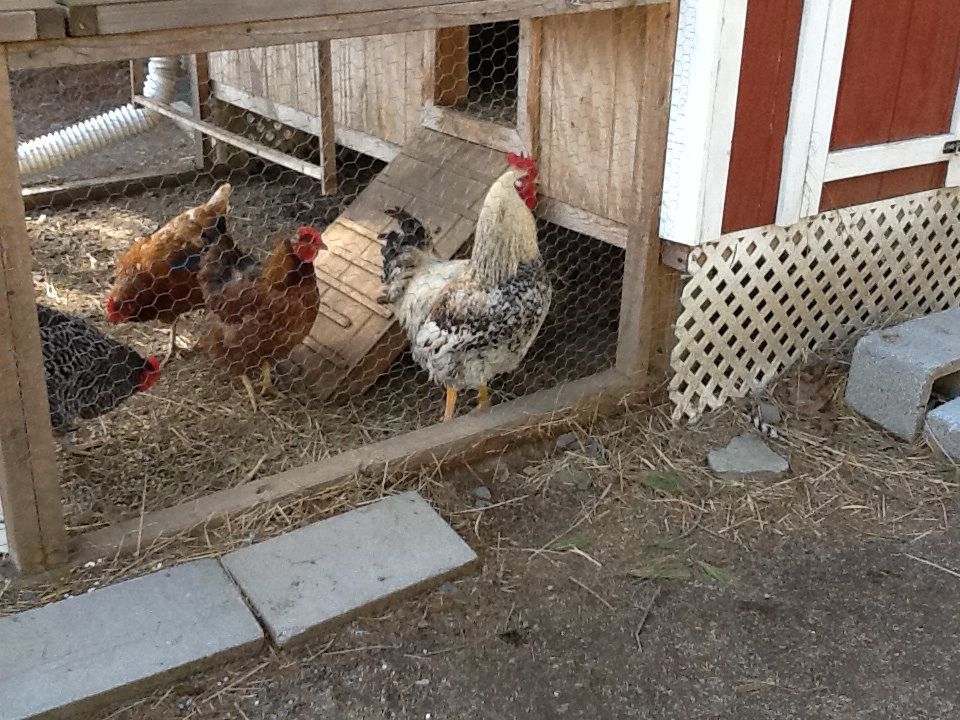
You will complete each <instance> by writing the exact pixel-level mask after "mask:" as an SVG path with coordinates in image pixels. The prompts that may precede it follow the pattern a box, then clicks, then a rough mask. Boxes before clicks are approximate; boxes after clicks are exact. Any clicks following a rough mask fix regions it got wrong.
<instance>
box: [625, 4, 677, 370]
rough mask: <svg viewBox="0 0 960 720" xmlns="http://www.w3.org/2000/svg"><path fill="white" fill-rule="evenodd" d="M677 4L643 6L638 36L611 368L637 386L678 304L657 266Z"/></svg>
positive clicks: (668, 277)
mask: <svg viewBox="0 0 960 720" xmlns="http://www.w3.org/2000/svg"><path fill="white" fill-rule="evenodd" d="M679 1H680V0H672V2H671V3H670V5H665V6H658V7H648V8H645V9H644V12H643V24H642V29H641V31H640V33H639V35H640V38H641V42H640V48H641V49H640V54H641V55H642V59H641V63H642V67H643V74H642V83H641V87H642V94H641V96H640V98H639V100H638V101H637V105H638V107H639V113H640V116H639V118H638V122H637V142H636V143H635V148H636V153H635V163H636V169H635V171H634V174H633V177H634V184H635V190H634V193H633V197H634V198H635V203H636V205H635V207H636V210H635V212H634V213H632V217H633V218H634V220H633V222H632V223H631V224H630V226H629V236H628V238H627V248H626V258H625V260H624V270H623V294H622V297H621V301H620V327H619V334H618V337H617V366H616V367H617V369H618V370H619V371H620V372H621V373H623V374H625V375H626V376H627V377H629V378H631V379H632V380H633V381H634V382H636V383H637V384H645V383H649V381H650V380H651V379H652V378H651V373H650V368H651V365H654V366H660V365H663V363H662V362H660V363H657V362H655V357H656V355H657V353H658V352H659V353H660V356H661V357H663V356H664V355H669V347H664V345H665V344H666V343H667V342H668V341H667V340H666V339H667V338H671V337H672V333H670V332H669V330H670V328H671V327H672V323H673V321H674V320H675V318H676V316H677V314H678V313H679V305H678V304H675V303H674V302H673V301H672V300H673V296H672V295H668V294H667V293H666V292H665V290H666V289H667V287H668V286H669V285H670V284H671V283H676V282H677V279H676V276H677V273H676V272H675V271H673V270H669V269H667V268H665V267H664V266H663V265H661V264H660V237H659V232H658V230H659V227H660V217H659V211H660V198H661V196H662V191H663V171H664V165H665V162H666V148H667V124H668V116H669V109H670V89H671V84H672V77H673V75H672V73H671V68H672V66H673V55H674V47H675V45H676V37H677V19H678V17H679Z"/></svg>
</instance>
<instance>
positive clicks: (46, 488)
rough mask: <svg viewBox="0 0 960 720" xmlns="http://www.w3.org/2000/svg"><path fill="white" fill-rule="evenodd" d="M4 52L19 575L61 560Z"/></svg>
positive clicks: (1, 422) (1, 431)
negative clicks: (20, 572) (21, 572)
mask: <svg viewBox="0 0 960 720" xmlns="http://www.w3.org/2000/svg"><path fill="white" fill-rule="evenodd" d="M6 60H7V57H6V49H5V48H4V47H2V46H0V167H3V168H5V170H4V172H3V173H0V298H3V301H2V302H0V377H3V382H2V383H0V504H2V505H3V511H4V518H5V522H6V533H7V540H8V543H9V545H10V549H11V551H12V554H13V557H14V560H15V562H16V563H17V565H18V566H19V568H20V570H21V571H23V572H25V573H34V572H39V571H41V570H44V569H46V568H49V567H51V566H53V565H56V564H59V563H61V562H64V561H65V560H66V548H67V545H66V526H65V525H64V521H63V511H62V509H61V507H60V485H59V480H58V476H57V463H56V457H55V455H54V446H53V435H52V430H51V427H50V409H49V407H48V405H47V390H46V383H45V378H44V372H43V358H42V355H41V352H40V328H39V326H38V323H37V310H36V299H35V296H34V289H33V279H32V277H31V273H30V266H31V254H30V243H29V240H28V238H27V227H26V223H25V222H24V207H23V198H22V197H21V188H20V175H19V173H18V171H17V151H16V148H17V137H16V131H15V129H14V121H13V104H12V98H11V95H10V77H9V72H8V70H7V62H6Z"/></svg>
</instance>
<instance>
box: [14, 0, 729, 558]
mask: <svg viewBox="0 0 960 720" xmlns="http://www.w3.org/2000/svg"><path fill="white" fill-rule="evenodd" d="M728 4H729V3H728ZM678 17H679V13H678V3H677V2H656V1H653V0H580V1H579V2H576V3H574V2H568V1H567V0H556V1H554V0H546V1H545V0H537V1H536V2H526V1H523V0H520V1H514V2H501V1H499V0H497V1H495V2H493V1H491V2H482V3H478V2H461V1H459V0H452V1H451V0H439V1H438V0H408V1H407V2H404V3H399V2H397V1H396V0H372V1H370V2H364V3H359V4H356V3H346V2H340V1H339V0H330V1H329V2H307V1H306V0H279V1H278V2H273V3H262V4H255V3H223V2H217V1H215V0H59V1H58V2H54V1H53V0H13V1H12V2H10V1H8V2H3V3H0V158H2V160H0V163H2V165H3V166H4V167H5V168H7V172H6V173H4V174H3V178H2V179H0V238H2V245H3V253H2V255H0V262H2V267H3V272H2V273H0V280H2V282H3V291H4V292H3V297H4V303H3V304H2V305H0V307H2V312H0V323H2V326H3V332H2V333H0V338H2V343H0V358H2V367H3V370H4V373H5V375H6V376H7V379H8V382H7V383H5V384H4V385H3V386H2V387H3V389H2V391H0V392H2V393H3V396H2V402H0V408H2V410H0V412H2V413H3V414H4V416H5V417H4V421H3V423H2V427H3V430H2V435H0V456H2V466H0V503H2V508H3V511H2V517H3V522H5V524H6V533H7V535H8V540H9V545H10V551H11V553H12V556H13V558H14V560H15V561H16V563H17V565H18V566H19V567H20V568H21V569H22V570H24V571H28V572H33V571H36V570H39V569H41V568H44V567H49V566H51V565H55V564H57V563H59V562H62V561H63V560H64V559H65V558H67V557H74V558H77V557H97V556H104V555H113V554H115V553H119V552H124V551H137V552H139V549H140V548H141V547H146V546H147V545H148V544H150V543H152V542H155V541H157V540H158V539H162V538H165V537H170V536H174V535H177V534H181V533H185V532H190V531H192V530H194V529H196V528H207V527H209V526H210V525H211V523H222V522H227V523H229V522H230V518H231V516H232V515H233V514H235V513H240V512H243V511H245V510H248V509H250V508H251V507H253V506H257V505H269V504H270V503H276V502H278V501H279V500H280V499H282V498H288V497H290V496H296V495H298V494H302V493H307V492H311V491H314V490H316V489H318V488H322V487H324V486H327V485H330V486H332V485H333V484H335V483H338V482H344V481H353V482H357V483H363V482H367V483H380V482H382V481H383V479H384V478H385V477H386V474H387V473H388V472H393V471H396V470H401V469H404V468H414V467H416V466H418V465H422V464H430V465H434V464H437V463H439V462H442V461H445V460H450V459H455V458H463V457H467V456H469V455H474V454H477V453H484V452H493V451H497V450H500V449H502V448H504V447H506V446H508V445H509V444H510V443H511V442H512V441H513V439H514V438H516V437H517V435H518V434H519V433H521V432H529V430H530V429H531V428H534V429H536V428H540V429H541V430H540V431H543V432H545V431H549V430H550V429H551V428H559V427H562V425H563V423H564V422H565V421H569V418H571V417H574V416H575V415H576V414H577V413H591V414H593V413H596V412H597V410H598V408H601V409H602V408H606V407H615V406H617V405H618V404H620V403H622V401H623V399H624V398H625V397H626V396H627V395H628V394H631V393H634V392H638V391H642V388H643V387H644V386H645V381H646V380H647V379H648V378H650V377H659V376H663V375H664V373H665V371H666V368H667V364H668V361H669V354H670V348H671V345H672V337H673V334H672V321H673V320H674V318H675V313H676V310H677V298H678V296H679V291H680V273H679V272H678V271H677V270H675V269H673V268H670V267H668V266H667V265H664V264H662V263H660V262H659V257H660V252H661V248H660V239H659V237H658V236H657V224H658V222H659V213H660V199H661V191H662V179H663V177H664V159H665V156H666V148H667V124H668V114H669V109H670V93H671V90H670V88H671V83H672V82H673V77H674V72H673V65H674V51H675V47H676V41H677V20H678ZM698 42H699V40H698ZM511 168H514V169H516V168H525V169H516V173H517V174H514V175H509V173H511V172H514V170H511ZM531 168H533V169H531ZM14 169H19V172H16V171H15V170H14ZM505 172H506V173H508V174H507V175H504V173H505ZM524 173H525V174H524ZM513 177H517V178H519V179H517V180H516V183H515V184H514V185H512V186H509V185H502V184H501V180H502V178H507V180H504V181H503V182H507V181H509V180H510V178H513ZM511 182H512V181H511ZM534 182H535V184H534ZM498 187H501V188H505V189H502V190H501V191H497V190H496V189H497V188H498ZM530 188H533V190H535V192H533V191H531V192H528V190H530ZM495 191H496V192H501V195H497V194H496V192H495ZM501 196H502V197H503V198H508V199H505V200H503V202H504V203H507V204H508V205H509V207H511V208H514V210H511V211H510V212H511V213H514V214H515V215H509V214H508V215H504V214H503V212H500V211H496V212H495V211H494V210H491V209H490V207H492V206H491V205H490V203H492V202H494V199H495V198H499V197H501ZM518 198H519V200H518ZM498 202H499V201H498ZM518 202H519V203H520V205H519V207H520V208H521V209H519V210H518V209H516V208H517V203H518ZM511 203H512V204H511ZM497 207H505V206H497ZM531 209H532V211H533V215H530V210H531ZM498 213H499V214H498ZM523 213H526V215H524V214H523ZM514 216H515V217H516V218H518V219H517V224H516V227H518V228H521V229H520V230H515V229H514V225H510V226H509V227H508V226H507V225H506V224H505V223H507V222H512V220H505V219H504V218H505V217H508V218H514ZM534 217H535V219H534ZM404 218H412V219H414V220H415V221H417V222H416V225H412V224H409V222H413V220H410V221H407V220H405V219H404ZM524 218H526V219H524ZM520 220H523V222H520ZM405 223H408V224H405ZM498 223H500V224H498ZM411 228H416V230H411ZM534 228H535V229H534ZM408 231H409V232H408ZM391 233H393V234H392V235H391ZM397 233H400V235H401V236H403V237H405V238H407V239H406V240H403V239H402V238H401V239H400V240H397V239H396V238H397V237H398V236H397ZM404 233H407V234H406V235H404ZM491 237H492V238H498V240H496V242H494V241H491V240H489V238H491ZM319 238H322V240H321V239H319ZM391 238H394V239H393V240H391ZM533 241H535V242H533ZM531 242H533V244H532V245H531ZM678 242H679V241H678ZM391 243H395V244H396V243H399V247H400V250H401V251H402V252H401V253H397V252H394V250H395V249H396V245H391ZM498 243H500V244H498ZM227 246H229V247H227ZM426 246H428V248H427V250H428V251H429V252H427V250H423V248H424V247H426ZM391 248H393V249H391ZM481 248H486V249H485V250H483V252H484V253H486V254H485V255H484V256H483V257H484V258H486V259H485V260H484V261H483V262H485V263H487V262H489V263H490V264H489V265H484V266H483V267H484V268H485V269H484V270H483V272H481V271H480V269H479V268H480V260H477V259H476V258H475V257H474V253H475V252H476V253H480V252H481ZM490 248H493V250H490ZM502 248H512V249H511V250H509V252H508V251H507V250H504V251H503V252H501V249H502ZM214 249H216V250H217V252H218V253H220V251H221V250H223V254H222V255H218V257H220V258H224V257H227V256H229V257H230V258H232V259H231V260H230V262H229V263H228V262H227V261H226V260H217V259H215V258H214V256H213V251H214ZM421 250H423V251H422V252H421ZM414 251H417V252H414ZM418 252H419V253H420V254H417V253H418ZM231 253H232V254H231ZM504 253H506V254H504ZM510 253H516V254H513V255H511V254H510ZM522 253H526V254H522ZM397 257H402V258H408V257H413V258H420V259H419V260H417V262H420V263H422V264H421V265H418V266H417V267H416V269H415V271H414V273H415V274H414V279H413V280H410V283H411V284H410V287H417V288H426V287H432V285H431V283H433V281H434V280H435V279H436V278H439V277H441V276H442V277H444V278H449V277H456V278H458V280H457V282H459V283H460V284H459V285H457V287H458V288H462V287H466V288H467V289H466V290H464V292H466V293H467V294H468V298H473V299H476V298H478V297H481V296H483V297H487V293H490V296H491V297H492V296H493V295H495V294H497V293H501V292H502V293H504V294H503V297H504V298H507V299H506V300H503V301H502V303H501V305H500V306H499V307H500V309H501V311H502V312H503V313H507V315H496V314H495V313H494V311H493V310H489V311H487V310H481V311H478V312H476V313H475V314H474V315H471V316H470V323H471V325H470V327H471V328H472V330H471V331H472V332H473V333H474V336H479V337H482V338H483V341H484V342H486V343H487V345H485V346H484V347H488V348H489V353H487V354H483V353H481V354H480V355H481V356H480V357H479V359H477V360H476V361H477V362H478V363H481V364H483V363H487V365H489V366H490V367H493V366H494V365H496V368H497V369H496V371H495V372H494V371H490V372H493V373H494V375H495V376H491V377H489V379H487V376H486V375H484V376H483V378H482V379H481V380H482V381H481V380H474V381H467V380H464V381H463V383H461V386H460V387H459V398H457V397H456V396H455V395H454V397H451V390H455V388H453V387H451V385H450V383H451V382H452V381H450V380H448V381H446V382H444V381H443V380H442V378H441V374H439V371H438V370H437V365H436V363H434V364H433V365H431V364H430V362H429V358H428V359H427V361H425V360H424V357H425V353H426V352H427V351H426V350H424V347H427V350H430V347H428V346H427V345H425V344H424V341H422V333H418V332H414V331H412V330H411V326H412V327H413V330H422V329H423V328H422V327H421V325H423V326H424V327H425V325H426V322H427V321H426V320H423V319H422V318H421V319H420V320H417V321H416V322H415V321H414V320H410V319H409V318H410V317H420V316H416V315H410V314H409V313H407V312H406V310H404V307H403V306H402V303H403V302H408V301H409V302H410V303H414V304H416V303H420V304H423V303H426V304H427V310H429V311H430V313H431V314H430V315H428V316H427V317H428V319H429V321H430V322H433V323H434V325H433V326H431V327H435V326H436V327H440V326H443V327H447V326H446V325H444V323H451V322H454V320H455V319H456V318H455V317H454V316H455V308H454V309H453V310H451V307H452V306H451V305H450V303H447V304H445V305H444V304H441V303H439V302H436V303H435V302H433V297H434V296H427V295H425V296H420V295H417V294H416V293H414V292H413V291H409V293H412V294H409V297H408V296H407V295H404V296H402V297H401V298H400V300H389V301H385V300H384V298H383V293H384V292H385V291H384V287H385V280H387V279H388V278H387V276H388V275H389V274H390V269H389V268H390V267H393V266H392V265H390V266H389V267H388V260H389V261H390V262H393V263H395V262H396V260H397ZM491 258H492V259H491ZM459 261H462V262H461V263H460V264H457V263H458V262H459ZM471 263H472V264H471ZM527 266H530V267H534V268H535V269H536V272H535V274H534V276H533V277H534V278H535V279H534V280H533V281H531V282H533V285H532V287H533V288H534V289H535V290H536V293H534V295H535V300H537V302H539V303H540V304H539V305H537V309H536V313H538V314H537V316H536V317H535V318H533V317H532V316H530V317H526V316H525V315H524V313H525V312H528V311H527V310H526V309H525V308H527V305H526V304H525V303H527V302H528V300H524V299H523V298H524V297H527V296H524V295H523V294H522V292H519V291H518V297H519V299H517V300H516V301H515V302H514V301H512V300H510V299H509V298H510V297H513V296H511V295H509V293H508V292H507V291H506V290H504V288H505V287H508V286H509V287H513V288H514V289H517V288H519V290H520V291H523V290H529V288H530V287H531V286H530V285H526V286H523V285H522V283H520V281H515V280H512V278H516V277H520V275H521V269H522V268H525V267H527ZM457 268H461V269H460V270H457ZM463 268H468V269H469V270H464V269H463ZM281 270H282V272H281ZM454 271H455V272H456V273H460V272H462V273H464V275H463V276H462V278H461V276H460V275H456V274H453V275H449V276H447V275H443V273H448V272H454ZM291 277H295V278H296V281H295V282H294V281H292V280H290V278H291ZM278 278H285V279H284V280H282V281H281V280H280V279H278ZM485 278H500V279H499V280H487V279H485ZM504 278H505V279H504ZM421 281H422V282H421ZM511 282H513V285H512V286H510V283H511ZM525 282H526V281H525ZM238 283H239V284H238ZM243 283H246V284H245V285H244V284H243ZM283 283H286V284H283ZM417 283H420V284H417ZM471 283H472V284H471ZM484 283H488V284H486V285H484ZM496 283H500V284H499V285H498V284H496ZM503 283H507V285H504V284H503ZM131 287H132V288H133V290H130V288H131ZM237 287H243V288H246V289H247V290H245V292H247V291H249V297H250V298H254V299H253V300H250V301H249V303H250V306H251V307H253V306H256V307H257V308H259V309H258V310H256V313H257V314H256V315H253V314H252V313H254V311H253V310H251V311H249V312H250V313H251V314H250V315H246V314H244V313H245V312H247V311H245V310H236V311H230V312H233V313H234V315H233V316H232V317H233V319H227V318H226V317H225V316H224V314H223V313H225V312H227V311H226V310H224V309H223V308H224V307H225V305H224V302H226V301H225V300H223V298H225V297H226V296H227V293H228V291H229V292H233V290H232V289H234V288H237ZM446 287H447V286H446V285H443V286H442V287H441V289H440V290H439V291H438V292H441V291H442V292H446V290H445V289H444V288H446ZM278 288H280V289H282V290H283V292H280V290H279V289H278ZM237 292H239V291H237ZM403 292H408V291H406V290H404V291H403ZM417 292H421V291H420V290H417ZM423 292H426V291H423ZM277 293H279V295H278V294H277ZM470 293H473V295H470ZM245 297H246V296H245ZM425 297H428V298H430V302H426V300H425V299H424V298H425ZM498 297H499V295H498ZM551 298H552V299H551ZM391 302H392V304H391ZM257 303H259V304H257ZM468 305H470V303H468ZM470 307H474V305H470ZM547 307H549V310H547ZM38 308H39V310H38ZM398 308H399V309H398ZM438 308H441V309H442V312H441V310H438ZM530 312H533V311H530ZM451 317H454V320H451ZM38 318H39V319H38ZM304 318H307V320H306V321H305V320H304ZM518 318H519V319H518ZM544 318H545V319H544ZM54 321H55V322H56V323H57V324H56V328H57V330H56V332H55V331H54V330H53V329H51V327H50V323H52V322H54ZM404 323H407V325H405V324H404ZM417 323H420V324H417ZM518 327H519V328H520V330H517V332H521V333H526V334H524V335H523V336H522V337H521V338H520V339H519V340H516V339H515V338H514V340H509V341H508V340H507V339H504V338H506V337H507V336H506V333H508V332H510V331H511V328H514V329H515V328H518ZM71 333H73V334H71ZM230 333H234V334H235V335H238V334H242V333H246V335H243V338H245V339H251V338H252V339H253V340H255V341H256V343H257V347H258V348H260V349H261V350H262V354H261V355H257V356H256V362H252V363H248V364H247V365H244V366H243V367H241V368H238V367H236V363H234V362H232V361H230V362H227V361H228V360H229V359H230V358H229V354H228V353H226V351H224V350H223V348H224V347H226V342H227V341H226V340H224V338H225V337H227V336H230V337H233V336H234V335H230ZM211 337H216V338H218V340H217V341H216V342H215V341H211V340H210V339H209V338H211ZM515 340H516V341H515ZM217 342H219V343H220V344H219V345H218V344H217ZM88 348H91V349H88ZM263 348H268V350H263ZM468 350H469V348H467V350H464V351H463V352H464V353H466V352H467V351H468ZM96 353H100V355H99V356H97V357H94V355H95V354H96ZM459 357H460V356H457V355H453V360H451V361H450V363H452V364H453V365H454V366H456V365H457V363H458V362H461V360H460V359H458V358H459ZM471 357H474V356H471ZM504 357H506V358H507V359H506V360H503V358H504ZM491 358H498V359H496V360H491ZM474 359H476V358H474ZM464 363H466V360H462V362H461V364H464ZM491 363H492V364H491ZM497 363H499V364H497ZM487 365H484V367H487ZM471 367H472V366H471ZM455 369H457V368H455ZM459 369H461V370H462V368H459ZM463 372H464V373H465V374H463V377H468V376H469V377H473V375H470V374H469V373H466V371H465V370H464V371H463ZM485 372H486V371H485ZM77 377H83V378H84V381H83V382H82V383H78V382H77V380H76V378H77ZM457 377H460V376H457ZM477 377H480V376H479V375H478V376H477ZM71 378H72V379H71ZM438 378H441V379H440V380H438ZM71 383H72V384H71ZM487 383H489V391H488V387H487ZM444 385H447V387H448V388H449V389H448V391H447V392H446V395H445V390H444ZM488 392H489V394H488ZM453 400H457V402H456V403H455V404H452V401H453ZM491 403H492V407H487V406H488V405H491ZM475 405H477V406H478V409H479V411H478V412H473V411H472V410H473V407H474V406H475ZM453 413H455V417H454V418H453V419H452V420H451V421H449V422H442V421H441V418H446V417H447V416H449V415H451V414H453Z"/></svg>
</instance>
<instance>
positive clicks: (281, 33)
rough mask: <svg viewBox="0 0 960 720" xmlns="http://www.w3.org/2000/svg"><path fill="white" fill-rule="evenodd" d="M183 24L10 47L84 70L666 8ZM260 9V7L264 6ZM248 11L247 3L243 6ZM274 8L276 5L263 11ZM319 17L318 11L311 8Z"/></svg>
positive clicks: (449, 10)
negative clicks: (171, 57) (154, 59)
mask: <svg viewBox="0 0 960 720" xmlns="http://www.w3.org/2000/svg"><path fill="white" fill-rule="evenodd" d="M188 1H189V2H190V5H191V9H190V10H188V11H187V12H186V13H185V14H184V16H183V19H181V20H179V22H182V23H187V22H189V23H191V24H194V26H192V27H187V28H181V29H170V30H158V31H154V32H142V33H132V34H121V35H101V36H94V37H70V38H66V39H61V40H59V41H34V42H23V43H17V44H15V45H12V46H11V48H10V66H11V68H12V69H15V70H20V69H24V68H40V67H56V66H60V65H86V64H90V63H98V62H110V61H116V60H129V59H130V58H131V57H153V56H158V55H159V56H169V55H187V54H195V53H200V52H215V51H219V50H238V49H243V48H251V47H267V46H271V45H285V44H288V43H298V42H316V41H317V40H334V39H337V38H350V37H365V36H371V35H387V34H391V33H400V32H411V31H414V30H436V29H438V28H442V27H455V26H460V25H468V24H473V23H486V22H498V21H502V20H517V19H520V18H527V17H545V16H547V15H561V14H576V13H583V12H592V11H596V10H612V9H615V8H619V7H632V6H634V5H647V4H654V3H662V2H664V0H579V2H578V3H576V4H573V3H571V2H570V1H569V0H469V1H466V2H453V3H448V4H434V5H429V4H428V5H424V6H421V7H406V8H402V9H381V10H374V11H370V12H350V13H346V14H339V15H336V14H324V15H314V16H311V17H304V18H299V19H291V20H273V21H262V22H247V21H238V22H230V21H228V20H227V19H226V16H217V17H214V18H211V20H210V21H211V22H215V23H217V24H216V25H210V26H208V27H199V26H196V25H198V24H199V23H198V21H196V20H195V18H194V15H193V9H192V8H193V5H194V3H193V2H192V0H188ZM258 4H259V3H258ZM237 5H238V6H239V5H243V6H249V3H237ZM262 5H263V6H264V7H269V6H270V5H272V3H262ZM311 5H312V7H313V8H314V12H315V13H316V11H317V7H319V6H320V3H315V2H313V3H311ZM324 6H325V4H324Z"/></svg>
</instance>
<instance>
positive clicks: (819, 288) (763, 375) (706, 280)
mask: <svg viewBox="0 0 960 720" xmlns="http://www.w3.org/2000/svg"><path fill="white" fill-rule="evenodd" d="M958 228H960V191H958V190H957V189H949V190H938V191H935V192H926V193H919V194H916V195H910V196H907V197H904V198H897V199H894V200H887V201H883V202H879V203H872V204H868V205H861V206H858V207H853V208H845V209H841V210H836V211H831V212H826V213H823V214H821V215H818V216H816V217H814V218H810V219H806V220H802V221H800V222H799V223H797V224H795V225H793V226H791V227H789V228H779V227H774V226H770V227H765V228H759V229H755V230H748V231H745V232H736V233H731V234H730V235H727V236H725V237H724V238H722V239H721V240H719V241H718V242H716V243H711V244H709V245H704V246H701V247H699V248H695V249H694V250H693V251H692V252H691V254H690V257H689V267H688V271H689V273H690V278H689V279H688V280H687V282H686V284H685V286H684V288H683V293H682V299H681V303H682V313H681V315H680V317H679V319H678V320H677V325H676V335H677V344H676V346H675V348H674V350H673V354H672V357H671V367H672V370H673V373H674V375H673V378H672V379H671V381H670V398H671V400H672V402H673V403H674V405H675V411H674V415H675V417H676V418H678V419H679V418H680V417H683V416H686V417H688V418H696V417H698V416H699V415H700V414H701V413H703V412H704V411H705V410H708V409H713V408H717V407H720V406H721V405H723V403H724V402H726V401H727V400H729V399H731V398H741V397H745V396H747V395H748V394H749V393H751V392H753V391H755V390H758V389H760V388H762V387H764V386H766V385H767V384H768V383H770V382H771V381H772V380H773V379H775V378H776V377H777V376H778V375H780V374H781V373H782V372H783V371H784V370H785V369H787V368H789V367H790V366H791V365H793V364H795V363H798V362H802V361H804V360H805V359H807V358H808V357H809V356H810V355H811V354H812V353H818V352H825V351H829V350H832V349H836V348H837V347H838V346H841V345H843V344H845V343H848V342H849V341H850V340H851V339H853V338H855V337H857V336H859V335H860V334H862V333H863V332H864V331H865V330H868V329H870V328H873V327H876V326H878V325H886V324H890V323H894V322H898V321H900V320H904V319H907V318H909V317H913V316H916V315H920V314H925V313H929V312H933V311H937V310H943V309H945V308H948V307H951V306H953V305H955V304H956V303H957V301H958V300H960V278H958V275H957V272H956V268H958V267H960V234H958Z"/></svg>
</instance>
